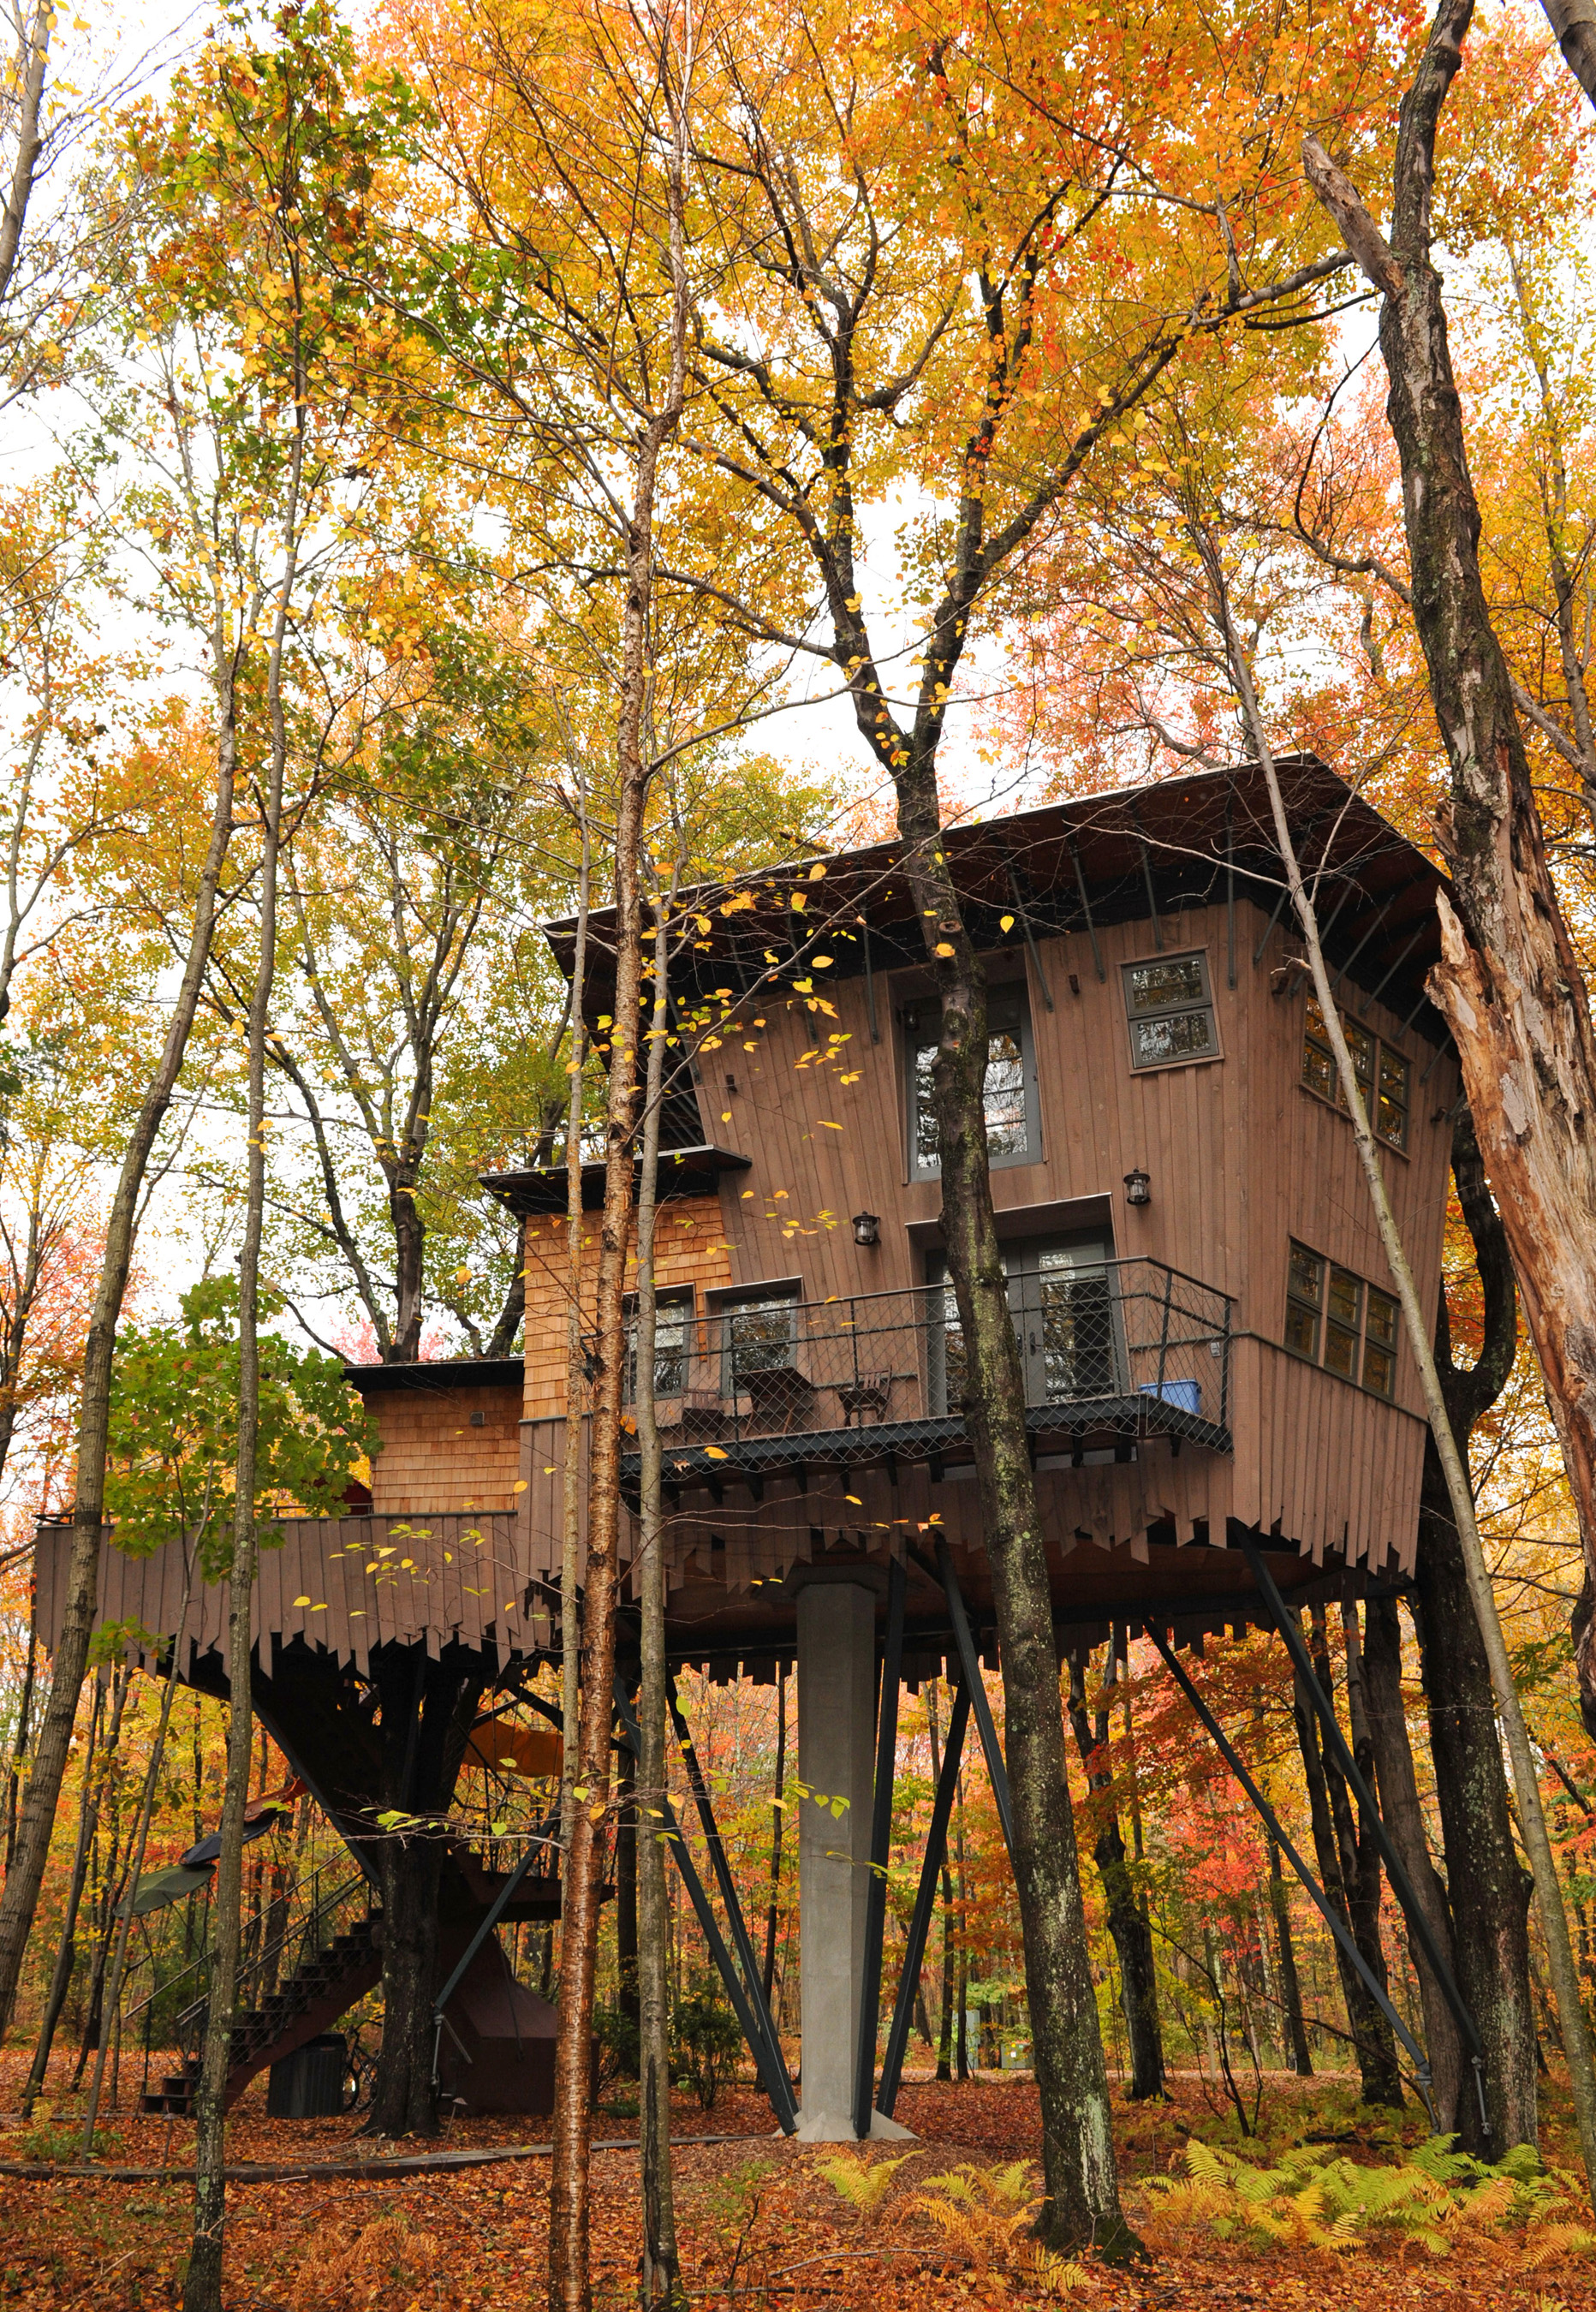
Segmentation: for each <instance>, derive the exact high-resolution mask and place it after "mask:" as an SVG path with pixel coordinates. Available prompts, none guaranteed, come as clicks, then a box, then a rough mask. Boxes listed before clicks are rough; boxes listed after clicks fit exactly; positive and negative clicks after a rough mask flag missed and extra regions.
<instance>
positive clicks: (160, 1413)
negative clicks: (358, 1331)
mask: <svg viewBox="0 0 1596 2312" xmlns="http://www.w3.org/2000/svg"><path fill="white" fill-rule="evenodd" d="M263 1297H264V1298H265V1299H266V1300H267V1313H268V1314H275V1313H276V1307H275V1306H274V1305H273V1304H272V1303H271V1300H270V1296H269V1295H267V1296H263ZM181 1307H182V1313H183V1321H182V1323H181V1324H180V1325H150V1326H142V1327H127V1328H125V1329H124V1331H123V1332H122V1334H121V1335H120V1336H119V1338H118V1347H117V1362H116V1369H115V1373H114V1376H113V1379H112V1384H111V1407H110V1467H109V1469H108V1473H107V1478H106V1508H107V1511H108V1513H109V1514H110V1516H111V1517H112V1518H113V1519H115V1520H116V1543H117V1546H118V1548H119V1549H124V1550H127V1552H128V1553H129V1554H131V1555H133V1556H139V1557H142V1556H147V1555H148V1554H150V1553H151V1552H152V1551H153V1550H156V1549H159V1548H160V1547H161V1546H162V1544H164V1543H165V1542H168V1541H171V1540H174V1539H176V1538H177V1537H179V1536H180V1535H185V1534H186V1535H189V1536H194V1535H197V1536H198V1540H199V1553H200V1554H199V1571H200V1573H201V1575H202V1577H203V1578H205V1579H206V1580H215V1579H216V1578H217V1577H218V1576H219V1575H220V1574H221V1573H222V1572H223V1571H224V1568H225V1565H226V1563H227V1560H228V1556H229V1554H230V1552H231V1548H232V1516H233V1505H234V1482H235V1480H234V1470H235V1464H236V1459H237V1452H238V1384H239V1344H238V1330H237V1312H238V1288H237V1286H236V1284H235V1283H233V1282H232V1279H231V1278H218V1277H213V1278H210V1279H207V1280H206V1282H205V1283H200V1284H197V1285H195V1286H194V1287H193V1288H192V1290H191V1291H189V1292H187V1293H185V1294H184V1296H183V1300H182V1303H181ZM260 1353H261V1373H260V1438H259V1456H258V1460H257V1492H256V1499H255V1502H254V1511H255V1514H256V1516H257V1517H270V1516H272V1515H274V1514H275V1515H294V1514H299V1515H307V1514H308V1515H317V1514H329V1513H330V1514H332V1515H335V1516H336V1515H338V1514H339V1512H340V1511H341V1507H342V1497H343V1494H344V1491H345V1489H346V1486H347V1484H348V1483H349V1480H350V1478H351V1477H352V1476H354V1475H355V1470H356V1468H357V1467H359V1465H360V1463H361V1462H362V1461H363V1459H364V1458H365V1457H366V1456H367V1455H368V1454H369V1453H370V1451H371V1449H372V1448H373V1444H374V1443H375V1441H376V1432H375V1429H374V1426H373V1424H372V1423H370V1422H369V1421H368V1418H367V1416H366V1414H365V1410H364V1406H362V1404H361V1401H360V1399H359V1397H356V1395H355V1392H354V1390H353V1389H351V1388H349V1386H348V1384H347V1382H346V1380H345V1379H344V1369H343V1363H342V1361H341V1360H340V1359H339V1358H337V1357H329V1356H324V1355H323V1354H322V1353H320V1350H315V1349H311V1350H300V1349H296V1348H295V1347H294V1345H293V1344H291V1343H290V1342H288V1341H285V1340H284V1339H283V1338H281V1337H280V1336H277V1335H275V1334H266V1335H263V1336H262V1338H261V1344H260ZM263 1538H264V1539H267V1541H269V1536H264V1537H263Z"/></svg>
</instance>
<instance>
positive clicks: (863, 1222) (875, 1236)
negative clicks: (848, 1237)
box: [854, 1213, 881, 1245]
mask: <svg viewBox="0 0 1596 2312" xmlns="http://www.w3.org/2000/svg"><path fill="white" fill-rule="evenodd" d="M854 1242H855V1244H869V1245H876V1244H880V1242H881V1217H880V1215H879V1214H878V1213H855V1214H854Z"/></svg>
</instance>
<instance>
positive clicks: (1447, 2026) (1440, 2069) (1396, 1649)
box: [1341, 1598, 1478, 2135]
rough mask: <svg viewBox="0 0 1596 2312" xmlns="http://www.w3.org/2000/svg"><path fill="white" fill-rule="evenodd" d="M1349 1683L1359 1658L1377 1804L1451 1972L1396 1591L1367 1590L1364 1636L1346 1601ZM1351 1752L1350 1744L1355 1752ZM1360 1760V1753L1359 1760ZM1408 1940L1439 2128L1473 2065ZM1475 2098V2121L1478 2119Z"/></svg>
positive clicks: (1425, 1964) (1452, 2113)
mask: <svg viewBox="0 0 1596 2312" xmlns="http://www.w3.org/2000/svg"><path fill="white" fill-rule="evenodd" d="M1341 1618H1342V1623H1343V1625H1344V1626H1345V1628H1346V1660H1347V1666H1348V1677H1347V1682H1348V1686H1349V1687H1350V1686H1352V1684H1353V1682H1354V1673H1353V1664H1354V1663H1355V1662H1358V1663H1360V1664H1361V1670H1362V1687H1363V1693H1364V1701H1365V1703H1366V1707H1367V1713H1368V1722H1369V1740H1370V1749H1371V1754H1372V1764H1373V1766H1374V1770H1375V1773H1376V1777H1377V1779H1378V1783H1379V1792H1380V1811H1381V1816H1382V1817H1384V1821H1385V1826H1386V1829H1387V1831H1388V1832H1389V1834H1390V1840H1391V1843H1392V1844H1393V1845H1394V1846H1395V1848H1396V1850H1397V1852H1398V1853H1399V1856H1400V1857H1401V1860H1402V1867H1403V1869H1404V1870H1406V1871H1407V1876H1408V1878H1409V1879H1410V1880H1411V1881H1412V1884H1413V1888H1414V1892H1415V1893H1416V1896H1418V1899H1419V1901H1420V1903H1421V1904H1422V1905H1423V1906H1424V1913H1425V1919H1426V1920H1427V1921H1428V1922H1429V1927H1430V1931H1431V1933H1432V1934H1433V1935H1434V1938H1435V1940H1436V1942H1437V1943H1438V1944H1439V1946H1440V1948H1441V1950H1442V1953H1443V1956H1444V1957H1445V1959H1446V1961H1447V1964H1448V1966H1450V1967H1451V1970H1452V1979H1453V1981H1454V1982H1455V1981H1456V1979H1457V1957H1456V1954H1455V1952H1454V1951H1453V1949H1452V1933H1451V1906H1450V1905H1449V1904H1448V1902H1447V1899H1446V1889H1445V1887H1443V1885H1442V1883H1441V1878H1440V1875H1439V1873H1438V1872H1437V1870H1436V1869H1435V1866H1434V1863H1433V1862H1432V1861H1431V1860H1430V1844H1429V1840H1428V1838H1427V1836H1426V1835H1425V1816H1424V1808H1423V1807H1422V1806H1421V1804H1420V1802H1419V1795H1418V1782H1417V1780H1416V1776H1415V1773H1414V1771H1413V1749H1412V1746H1411V1745H1410V1743H1409V1741H1408V1738H1407V1711H1406V1708H1405V1707H1404V1704H1403V1700H1402V1625H1401V1622H1400V1620H1399V1616H1398V1610H1397V1601H1396V1599H1395V1598H1371V1599H1370V1600H1369V1603H1368V1605H1367V1606H1366V1607H1365V1608H1364V1638H1363V1643H1362V1646H1361V1648H1360V1646H1359V1643H1358V1635H1357V1608H1356V1607H1355V1606H1344V1607H1342V1609H1341ZM1354 1755H1356V1754H1354ZM1358 1763H1359V1765H1362V1764H1363V1761H1362V1759H1361V1758H1360V1759H1359V1761H1358ZM1407 1948H1408V1951H1409V1954H1410V1956H1411V1957H1412V1960H1413V1968H1414V1973H1415V1974H1416V1975H1417V1977H1418V1990H1419V2001H1420V2004H1421V2006H1422V2009H1423V2011H1424V2019H1425V2052H1426V2054H1428V2056H1429V2058H1430V2080H1431V2085H1430V2095H1431V2099H1432V2101H1433V2102H1434V2107H1435V2123H1436V2125H1437V2127H1438V2128H1439V2129H1440V2131H1441V2132H1442V2133H1443V2135H1451V2134H1454V2133H1456V2132H1458V2131H1459V2130H1460V2128H1461V2127H1462V2125H1463V2124H1464V2121H1463V2118H1462V2116H1461V2101H1460V2099H1461V2097H1463V2096H1464V2095H1465V2094H1467V2095H1468V2096H1469V2098H1470V2099H1471V2100H1475V2097H1474V2087H1473V2082H1472V2080H1471V2078H1470V2076H1469V2072H1470V2065H1469V2058H1468V2056H1467V2055H1466V2054H1465V2052H1464V2048H1463V2041H1462V2036H1461V2034H1460V2031H1459V2029H1458V2026H1457V2020H1456V2019H1455V2017H1454V2016H1453V2014H1452V2011H1451V2008H1450V2007H1449V2006H1448V2005H1447V2003H1446V2000H1445V1998H1444V1996H1443V1992H1442V1990H1441V1986H1440V1984H1438V1983H1437V1982H1436V1980H1435V1978H1434V1975H1433V1974H1432V1972H1431V1969H1430V1964H1429V1961H1428V1960H1427V1959H1426V1958H1425V1954H1424V1951H1423V1949H1422V1948H1421V1946H1420V1944H1419V1941H1418V1938H1417V1937H1416V1935H1415V1934H1414V1933H1413V1932H1412V1931H1411V1929H1410V1930H1409V1931H1408V1937H1407ZM1476 2121H1477V2122H1478V2102H1477V2101H1476Z"/></svg>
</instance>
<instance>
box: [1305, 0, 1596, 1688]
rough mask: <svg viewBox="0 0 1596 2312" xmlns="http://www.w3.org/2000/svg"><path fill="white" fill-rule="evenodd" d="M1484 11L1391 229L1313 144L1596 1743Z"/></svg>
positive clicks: (1569, 1059)
mask: <svg viewBox="0 0 1596 2312" xmlns="http://www.w3.org/2000/svg"><path fill="white" fill-rule="evenodd" d="M1472 15H1473V8H1472V5H1471V4H1470V0H1443V5H1442V6H1441V7H1440V8H1439V9H1438V10H1437V12H1436V14H1435V17H1434V22H1433V24H1432V26H1431V31H1430V38H1429V42H1428V45H1427V46H1426V48H1425V55H1424V58H1423V60H1422V62H1421V65H1420V66H1419V70H1418V73H1417V75H1416V78H1415V81H1414V83H1413V86H1412V88H1411V90H1410V91H1409V92H1408V94H1407V98H1406V99H1405V100H1404V103H1403V109H1402V128H1401V135H1400V137H1399V144H1398V152H1397V162H1396V175H1395V185H1394V200H1393V209H1392V225H1391V239H1390V242H1389V243H1388V241H1386V238H1385V236H1384V235H1383V234H1382V233H1381V232H1380V230H1379V227H1378V226H1377V225H1376V224H1375V223H1374V221H1373V219H1372V217H1371V216H1370V215H1369V212H1368V210H1367V209H1366V208H1365V207H1364V204H1363V202H1362V200H1361V199H1360V197H1358V195H1357V193H1356V192H1355V189H1354V188H1353V186H1352V184H1351V182H1350V181H1349V180H1348V179H1347V178H1346V175H1345V174H1344V173H1343V172H1342V171H1341V170H1340V169H1339V168H1337V165H1336V163H1335V162H1333V161H1332V160H1331V159H1330V157H1329V154H1328V153H1326V152H1325V150H1324V148H1323V147H1322V146H1321V145H1319V144H1317V143H1316V142H1313V141H1311V140H1310V142H1309V143H1308V144H1306V145H1304V148H1303V149H1304V162H1305V165H1306V167H1307V170H1308V173H1309V180H1310V182H1311V184H1312V185H1313V188H1314V189H1315V191H1316V192H1317V193H1318V195H1319V197H1320V200H1321V201H1322V202H1323V203H1324V205H1325V206H1326V208H1327V210H1328V211H1329V214H1330V215H1332V216H1333V217H1334V219H1335V221H1336V223H1337V226H1338V228H1339V229H1340V231H1341V232H1342V234H1343V236H1344V238H1345V239H1346V242H1347V246H1348V248H1349V249H1350V250H1352V252H1353V253H1354V254H1355V257H1356V258H1357V260H1358V262H1359V264H1360V265H1361V266H1362V267H1363V269H1364V272H1365V274H1366V275H1367V276H1368V277H1369V279H1370V280H1371V281H1372V283H1373V285H1374V286H1375V287H1376V288H1377V289H1379V290H1380V292H1381V317H1380V340H1381V354H1382V356H1383V358H1384V362H1385V366H1386V373H1387V376H1388V378H1389V380H1390V397H1389V399H1388V402H1387V414H1388V416H1389V419H1390V426H1391V431H1392V434H1393V436H1394V438H1395V441H1396V443H1397V449H1398V452H1399V457H1400V460H1401V466H1402V485H1403V512H1404V521H1405V525H1406V530H1407V552H1408V564H1409V570H1410V574H1411V576H1410V587H1411V595H1412V604H1413V616H1414V621H1415V624H1416V628H1417V631H1418V636H1419V640H1420V643H1421V644H1422V645H1423V649H1424V653H1425V665H1426V668H1427V670H1428V674H1429V681H1430V690H1431V695H1432V697H1433V699H1434V706H1435V715H1436V720H1437V722H1438V724H1439V726H1440V730H1441V734H1442V738H1443V743H1444V745H1445V748H1446V753H1447V759H1448V764H1449V766H1450V769H1451V809H1450V812H1449V815H1448V819H1447V824H1446V826H1445V828H1443V840H1444V844H1445V848H1446V854H1447V862H1448V865H1449V867H1450V869H1451V876H1452V880H1453V884H1454V887H1455V889H1456V892H1457V906H1456V907H1455V909H1454V907H1453V906H1451V903H1450V902H1449V901H1448V900H1447V899H1446V898H1444V897H1443V898H1442V899H1441V901H1440V902H1439V904H1440V906H1441V913H1442V924H1443V934H1444V950H1443V960H1442V962H1441V963H1440V965H1438V967H1437V968H1436V972H1435V975H1434V990H1435V995H1436V1001H1437V1003H1439V1004H1440V1006H1441V1009H1442V1011H1443V1014H1444V1016H1445V1018H1446V1021H1447V1025H1448V1027H1449V1028H1450V1029H1451V1033H1452V1036H1453V1039H1454V1041H1455V1043H1456V1045H1457V1047H1458V1054H1459V1058H1460V1064H1461V1066H1462V1070H1463V1081H1464V1084H1465V1087H1466V1089H1467V1091H1468V1095H1469V1109H1470V1112H1471V1113H1472V1115H1473V1117H1474V1122H1475V1130H1476V1133H1477V1134H1478V1141H1479V1147H1480V1152H1481V1155H1482V1157H1483V1159H1484V1161H1485V1166H1486V1174H1487V1177H1488V1178H1489V1179H1490V1182H1491V1186H1492V1189H1493V1192H1494V1194H1495V1202H1496V1206H1497V1209H1498V1211H1499V1212H1500V1213H1501V1215H1502V1220H1503V1224H1504V1228H1505V1229H1506V1230H1507V1237H1508V1242H1509V1244H1510V1245H1511V1247H1512V1248H1513V1267H1514V1271H1515V1273H1516V1274H1517V1278H1518V1284H1519V1294H1520V1300H1521V1305H1522V1308H1523V1312H1524V1318H1525V1322H1526V1324H1527V1325H1528V1327H1529V1330H1530V1338H1531V1340H1532V1341H1533V1342H1534V1344H1535V1351H1536V1355H1537V1357H1538V1358H1539V1362H1540V1368H1541V1371H1542V1372H1543V1374H1544V1375H1545V1377H1546V1383H1547V1390H1548V1399H1549V1401H1550V1404H1551V1406H1552V1410H1553V1414H1554V1418H1555V1419H1556V1421H1557V1431H1558V1436H1559V1439H1560V1441H1561V1443H1562V1448H1563V1456H1564V1461H1565V1466H1566V1467H1567V1471H1568V1480H1569V1485H1570V1489H1571V1492H1572V1494H1573V1499H1574V1507H1575V1511H1576V1513H1577V1515H1578V1518H1579V1525H1580V1534H1581V1538H1582V1542H1583V1548H1584V1553H1585V1563H1586V1569H1587V1578H1586V1595H1585V1598H1584V1599H1583V1601H1582V1606H1581V1608H1580V1611H1579V1615H1578V1616H1577V1620H1576V1628H1575V1643H1574V1652H1575V1660H1576V1662H1577V1664H1578V1666H1579V1669H1580V1678H1581V1693H1582V1695H1583V1706H1584V1709H1585V1713H1586V1720H1587V1723H1588V1725H1589V1727H1590V1729H1591V1730H1592V1733H1596V1630H1593V1629H1592V1601H1593V1600H1596V1387H1593V1384H1596V1301H1592V1290H1593V1289H1596V1288H1593V1286H1592V1278H1593V1277H1596V1143H1593V1141H1592V1131H1593V1128H1596V1127H1593V1125H1592V1117H1596V1030H1593V1029H1592V1021H1591V1007H1590V997H1589V993H1588V990H1587V989H1586V986H1585V983H1584V978H1583V974H1582V973H1581V970H1580V968H1579V964H1578V962H1577V960H1576V959H1575V956H1574V948H1573V944H1572V942H1571V941H1570V939H1569V935H1568V931H1567V926H1566V924H1565V920H1564V915H1563V909H1562V906H1561V905H1560V902H1559V899H1558V896H1557V889H1556V888H1555V886H1554V884H1553V881H1552V878H1551V873H1550V871H1549V868H1548V861H1547V854H1546V843H1545V836H1544V832H1543V829H1542V826H1541V820H1540V813H1539V809H1538V807H1537V804H1536V799H1535V794H1534V790H1533V785H1532V783H1531V780H1530V766H1529V760H1528V757H1527V755H1526V752H1525V748H1524V742H1523V734H1522V731H1521V726H1520V722H1519V717H1518V714H1517V710H1516V708H1515V705H1514V701H1513V685H1512V680H1511V678H1510V676H1509V673H1508V669H1507V665H1506V661H1505V660H1504V657H1503V653H1502V650H1501V646H1500V644H1499V643H1498V641H1497V639H1496V635H1495V630H1494V628H1493V626H1492V622H1491V616H1490V610H1489V607H1488V605H1487V602H1486V595H1485V590H1484V586H1483V583H1482V582H1481V576H1480V565H1479V552H1478V540H1479V509H1478V502H1477V500H1476V497H1475V494H1474V487H1473V483H1472V479H1471V477H1470V472H1469V457H1468V451H1467V448H1466V445H1465V442H1464V437H1463V425H1462V412H1461V404H1460V398H1459V395H1458V390H1457V386H1456V383H1455V381H1454V379H1453V376H1452V369H1451V353H1450V349H1449V346H1448V342H1447V326H1446V315H1445V311H1444V308H1443V302H1442V296H1441V276H1440V274H1439V273H1438V271H1437V270H1436V268H1435V265H1434V258H1433V253H1432V211H1433V198H1434V174H1435V136H1436V130H1437V127H1438V125H1439V122H1440V118H1441V112H1442V108H1443V104H1444V102H1445V101H1446V97H1447V93H1448V91H1449V90H1450V88H1451V83H1452V81H1453V79H1454V77H1455V75H1456V74H1457V72H1458V70H1459V67H1460V65H1461V62H1462V47H1463V40H1464V39H1465V37H1466V35H1467V32H1468V30H1469V22H1470V21H1471V19H1472Z"/></svg>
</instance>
